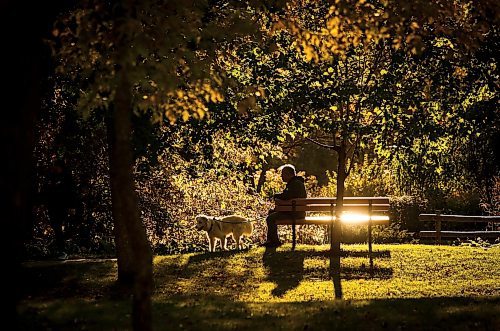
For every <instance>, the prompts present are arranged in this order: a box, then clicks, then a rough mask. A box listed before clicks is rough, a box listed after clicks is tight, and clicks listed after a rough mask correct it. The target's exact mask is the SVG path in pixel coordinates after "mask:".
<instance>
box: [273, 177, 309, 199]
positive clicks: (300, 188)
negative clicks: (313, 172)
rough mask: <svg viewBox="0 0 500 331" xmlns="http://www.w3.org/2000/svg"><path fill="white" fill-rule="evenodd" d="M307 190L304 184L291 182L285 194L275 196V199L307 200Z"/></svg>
mask: <svg viewBox="0 0 500 331" xmlns="http://www.w3.org/2000/svg"><path fill="white" fill-rule="evenodd" d="M305 192H306V190H305V187H304V183H302V182H301V181H299V180H294V181H292V182H290V183H289V184H288V185H287V186H286V188H285V190H284V191H283V193H280V194H275V196H274V197H275V199H278V200H290V199H296V198H306V194H305Z"/></svg>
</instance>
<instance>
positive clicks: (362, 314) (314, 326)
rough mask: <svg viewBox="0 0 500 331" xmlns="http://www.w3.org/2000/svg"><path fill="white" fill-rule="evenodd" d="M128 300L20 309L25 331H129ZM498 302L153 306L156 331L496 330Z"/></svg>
mask: <svg viewBox="0 0 500 331" xmlns="http://www.w3.org/2000/svg"><path fill="white" fill-rule="evenodd" d="M129 306H130V304H129V302H127V301H101V302H100V303H98V304H95V303H92V302H88V301H85V300H71V301H64V300H59V301H53V302H51V303H49V304H47V305H46V306H45V308H44V309H42V310H33V309H31V310H30V309H21V319H22V326H23V329H24V330H40V329H54V330H75V329H90V330H130V329H131V326H130V321H129V313H130V310H129ZM499 316H500V298H498V297H496V298H462V297H440V298H419V299H382V300H370V301H328V302H295V303H287V302H285V303H246V302H241V301H232V300H230V299H229V298H228V297H226V296H220V295H213V294H212V295H204V296H198V297H196V298H193V297H192V296H175V297H171V298H169V299H168V301H167V300H163V301H155V302H154V313H153V320H154V329H155V330H207V329H208V330H276V329H284V330H399V329H404V330H498V327H499V326H500V317H499Z"/></svg>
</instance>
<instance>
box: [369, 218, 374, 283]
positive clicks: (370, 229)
mask: <svg viewBox="0 0 500 331" xmlns="http://www.w3.org/2000/svg"><path fill="white" fill-rule="evenodd" d="M368 257H369V259H370V274H372V275H373V256H372V221H371V219H370V221H369V222H368Z"/></svg>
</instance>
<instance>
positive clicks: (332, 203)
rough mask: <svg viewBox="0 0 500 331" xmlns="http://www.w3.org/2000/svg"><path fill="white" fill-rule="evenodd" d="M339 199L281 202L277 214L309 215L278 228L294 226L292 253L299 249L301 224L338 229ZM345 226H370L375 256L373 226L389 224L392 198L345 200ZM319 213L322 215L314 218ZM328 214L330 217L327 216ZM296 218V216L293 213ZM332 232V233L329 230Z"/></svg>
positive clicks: (307, 199)
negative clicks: (335, 227) (336, 227)
mask: <svg viewBox="0 0 500 331" xmlns="http://www.w3.org/2000/svg"><path fill="white" fill-rule="evenodd" d="M336 206H337V198H334V197H324V198H301V199H292V200H277V201H276V207H275V208H274V210H275V211H280V212H305V213H306V217H305V218H297V219H296V218H294V217H292V216H291V217H290V219H283V220H278V221H276V224H277V225H291V226H292V250H295V246H296V226H297V225H301V226H303V225H326V226H329V228H330V230H331V229H334V227H333V226H334V223H335V221H336V217H335V214H336ZM342 211H343V213H342V216H341V222H342V223H349V224H360V225H368V249H369V254H370V257H371V253H372V226H373V225H381V224H385V225H386V224H389V216H387V212H388V211H389V198H388V197H345V198H344V204H343V209H342ZM311 213H313V214H319V215H310V214H311ZM325 214H326V215H325ZM291 215H293V213H292V214H291ZM329 233H331V231H329Z"/></svg>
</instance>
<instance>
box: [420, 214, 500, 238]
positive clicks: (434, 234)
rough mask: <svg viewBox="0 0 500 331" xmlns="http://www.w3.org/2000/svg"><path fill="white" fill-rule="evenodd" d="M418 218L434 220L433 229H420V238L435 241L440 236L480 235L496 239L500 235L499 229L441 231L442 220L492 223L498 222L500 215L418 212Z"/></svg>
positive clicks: (499, 221) (475, 236)
mask: <svg viewBox="0 0 500 331" xmlns="http://www.w3.org/2000/svg"><path fill="white" fill-rule="evenodd" d="M418 219H419V220H420V221H422V222H435V231H420V232H419V236H420V238H433V239H434V240H435V241H436V242H437V243H440V242H441V239H442V238H453V239H456V238H477V237H481V238H483V239H485V238H492V239H496V238H498V237H500V231H442V230H441V223H442V222H453V223H469V222H474V223H493V224H500V216H466V215H441V214H440V213H438V214H420V215H419V216H418Z"/></svg>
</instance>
